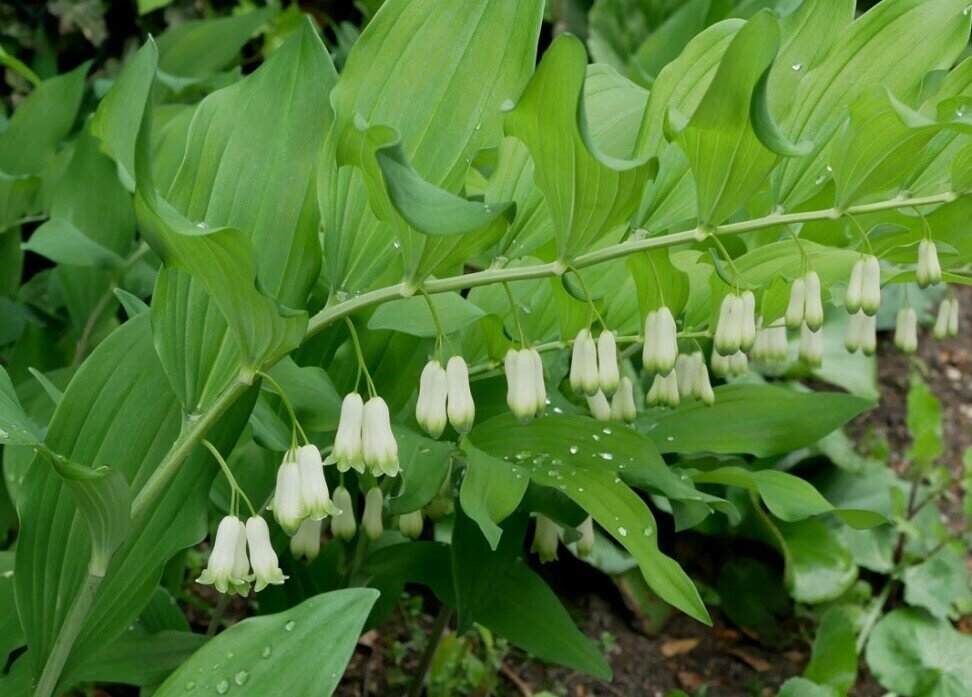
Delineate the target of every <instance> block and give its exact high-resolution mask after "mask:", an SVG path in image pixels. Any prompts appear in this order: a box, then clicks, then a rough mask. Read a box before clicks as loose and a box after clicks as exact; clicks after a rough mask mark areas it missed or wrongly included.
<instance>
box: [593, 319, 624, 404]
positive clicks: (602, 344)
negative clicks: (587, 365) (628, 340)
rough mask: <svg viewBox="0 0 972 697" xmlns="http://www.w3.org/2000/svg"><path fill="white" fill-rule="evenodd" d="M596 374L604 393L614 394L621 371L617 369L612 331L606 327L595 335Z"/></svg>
mask: <svg viewBox="0 0 972 697" xmlns="http://www.w3.org/2000/svg"><path fill="white" fill-rule="evenodd" d="M597 375H598V381H599V382H600V385H601V390H603V391H604V394H607V395H612V394H614V391H615V390H616V389H618V382H619V381H620V380H621V371H620V370H619V369H618V346H617V342H616V341H615V339H614V332H611V331H608V330H607V329H605V330H604V331H602V332H601V335H600V336H599V337H597Z"/></svg>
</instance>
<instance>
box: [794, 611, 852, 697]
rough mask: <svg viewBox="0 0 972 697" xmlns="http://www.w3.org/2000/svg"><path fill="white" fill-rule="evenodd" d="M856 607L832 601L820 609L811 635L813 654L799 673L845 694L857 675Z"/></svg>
mask: <svg viewBox="0 0 972 697" xmlns="http://www.w3.org/2000/svg"><path fill="white" fill-rule="evenodd" d="M855 610H856V608H854V607H852V606H846V605H835V606H833V607H831V608H828V609H827V610H826V611H824V613H823V615H821V617H820V624H818V625H817V634H816V636H815V637H814V639H813V655H812V656H811V657H810V662H809V663H808V664H807V667H806V669H805V670H804V672H803V674H804V676H806V677H807V678H809V679H810V680H813V681H814V682H816V683H817V684H819V685H826V686H829V687H832V688H833V689H835V690H837V691H838V693H839V694H846V693H847V690H849V689H850V688H851V687H852V686H853V684H854V681H855V680H856V679H857V661H858V657H857V646H856V643H857V621H856V619H855V614H856V612H855Z"/></svg>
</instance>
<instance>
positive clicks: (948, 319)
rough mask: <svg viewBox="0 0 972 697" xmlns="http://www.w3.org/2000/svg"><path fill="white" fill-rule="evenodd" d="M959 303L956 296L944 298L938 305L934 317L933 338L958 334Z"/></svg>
mask: <svg viewBox="0 0 972 697" xmlns="http://www.w3.org/2000/svg"><path fill="white" fill-rule="evenodd" d="M958 318H959V304H958V298H955V297H952V298H945V299H944V300H942V302H941V304H940V305H939V306H938V316H937V317H936V318H935V338H936V339H945V338H947V337H955V336H958Z"/></svg>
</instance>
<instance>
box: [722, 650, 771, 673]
mask: <svg viewBox="0 0 972 697" xmlns="http://www.w3.org/2000/svg"><path fill="white" fill-rule="evenodd" d="M727 653H729V654H730V655H732V656H735V657H736V658H738V659H739V660H740V661H742V662H743V663H745V664H746V665H748V666H749V667H750V668H752V669H753V670H755V671H756V672H757V673H765V672H766V671H768V670H769V669H770V668H772V666H771V665H770V663H769V661H767V660H764V659H762V658H760V657H759V656H754V655H753V654H751V653H749V652H748V651H745V650H744V649H736V648H732V649H728V651H727Z"/></svg>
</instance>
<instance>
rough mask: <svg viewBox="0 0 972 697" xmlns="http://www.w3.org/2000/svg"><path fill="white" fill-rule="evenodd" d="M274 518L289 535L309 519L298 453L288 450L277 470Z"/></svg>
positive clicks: (273, 506)
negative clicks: (304, 520)
mask: <svg viewBox="0 0 972 697" xmlns="http://www.w3.org/2000/svg"><path fill="white" fill-rule="evenodd" d="M272 508H273V517H274V518H275V519H276V521H277V523H278V524H279V525H280V527H282V528H283V530H284V532H285V533H287V534H288V535H293V534H294V533H295V532H297V528H299V527H300V522H301V521H302V520H303V519H304V518H306V517H307V509H306V508H305V507H304V494H303V486H302V481H301V476H300V465H298V464H297V453H296V451H294V450H288V451H287V452H286V453H285V454H284V458H283V462H281V463H280V467H279V469H277V487H276V488H275V489H274V492H273V505H272Z"/></svg>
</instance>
